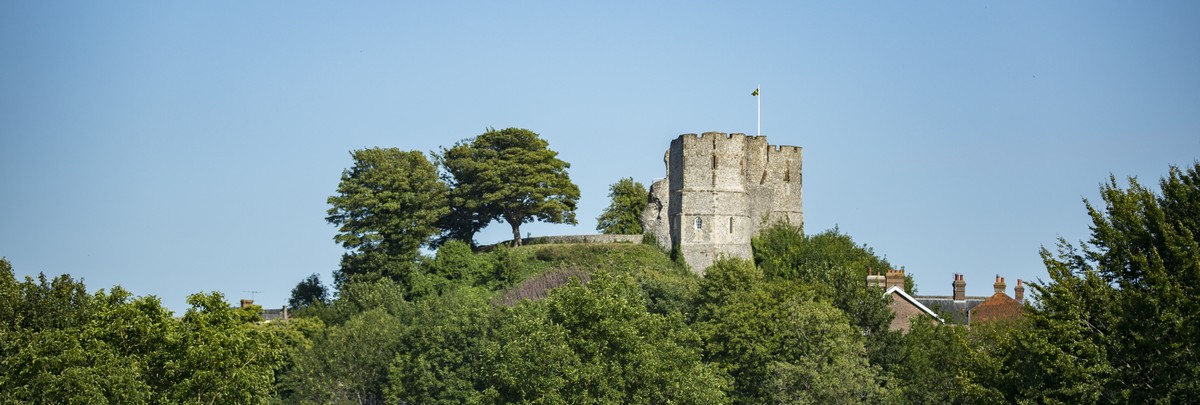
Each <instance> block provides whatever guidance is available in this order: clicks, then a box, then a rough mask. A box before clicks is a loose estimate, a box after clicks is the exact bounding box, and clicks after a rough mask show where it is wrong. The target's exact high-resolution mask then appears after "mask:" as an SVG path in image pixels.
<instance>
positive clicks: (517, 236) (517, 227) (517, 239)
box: [505, 218, 521, 246]
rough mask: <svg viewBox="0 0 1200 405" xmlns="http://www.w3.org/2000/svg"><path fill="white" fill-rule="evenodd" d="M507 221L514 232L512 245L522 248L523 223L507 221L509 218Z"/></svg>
mask: <svg viewBox="0 0 1200 405" xmlns="http://www.w3.org/2000/svg"><path fill="white" fill-rule="evenodd" d="M505 219H506V220H507V221H508V225H510V226H512V230H513V240H512V245H513V246H521V221H513V220H511V219H507V218H505Z"/></svg>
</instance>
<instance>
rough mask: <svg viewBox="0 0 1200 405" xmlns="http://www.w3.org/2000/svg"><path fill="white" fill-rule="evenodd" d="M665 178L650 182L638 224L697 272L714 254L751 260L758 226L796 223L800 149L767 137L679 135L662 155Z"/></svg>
mask: <svg viewBox="0 0 1200 405" xmlns="http://www.w3.org/2000/svg"><path fill="white" fill-rule="evenodd" d="M664 163H665V164H666V171H667V173H666V178H664V179H662V180H659V181H656V182H654V183H653V184H652V185H651V186H650V198H649V200H650V201H649V203H648V204H647V206H646V209H645V210H643V212H642V226H643V228H645V229H646V231H647V232H648V233H651V234H653V235H654V236H655V237H656V238H657V239H658V242H659V244H660V245H661V246H662V248H664V249H671V248H672V247H678V248H679V249H680V252H681V253H682V254H683V257H684V260H685V261H686V262H687V263H688V265H690V266H691V267H692V270H693V271H695V272H698V273H703V271H704V269H705V268H707V267H708V266H709V265H711V264H712V262H713V261H714V260H716V258H717V257H719V256H721V255H727V256H735V257H745V258H749V257H750V253H751V252H750V238H751V237H753V236H754V235H755V234H757V233H758V231H759V230H760V229H762V228H763V226H764V225H768V224H770V223H772V222H774V221H787V222H790V223H792V224H796V225H803V223H804V215H803V208H802V205H801V185H802V182H803V181H802V179H803V177H802V170H801V169H802V158H801V148H799V147H794V146H772V145H769V144H767V139H766V137H763V136H746V135H744V134H728V135H727V134H725V133H721V132H706V133H704V134H702V135H699V136H697V135H696V134H684V135H680V136H679V137H678V138H676V139H675V140H673V141H671V146H670V148H669V149H667V153H666V156H664Z"/></svg>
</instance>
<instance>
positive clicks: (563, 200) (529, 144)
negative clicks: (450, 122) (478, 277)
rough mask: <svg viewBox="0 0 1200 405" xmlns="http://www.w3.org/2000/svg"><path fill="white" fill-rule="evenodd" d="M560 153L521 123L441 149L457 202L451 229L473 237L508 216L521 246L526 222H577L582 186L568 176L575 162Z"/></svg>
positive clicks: (449, 223) (448, 221) (440, 158)
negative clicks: (494, 221)
mask: <svg viewBox="0 0 1200 405" xmlns="http://www.w3.org/2000/svg"><path fill="white" fill-rule="evenodd" d="M557 156H558V152H555V151H553V150H550V149H549V147H548V144H547V143H546V141H545V140H542V139H541V138H539V137H538V134H536V133H534V132H533V131H530V130H527V129H520V128H507V129H503V130H499V131H497V130H495V129H488V130H487V132H484V133H483V134H480V135H479V136H477V137H475V138H474V139H472V140H469V141H462V142H459V143H458V144H456V145H454V146H453V147H451V148H450V149H442V152H441V153H440V154H439V155H438V157H437V160H438V161H439V162H440V163H441V164H442V167H443V168H444V169H445V170H446V172H447V173H448V176H447V178H448V181H449V182H450V185H451V186H452V187H453V189H454V193H453V195H454V198H452V201H453V205H454V206H455V207H457V208H456V210H455V211H453V212H452V214H453V215H451V217H450V218H449V219H446V220H443V224H446V225H447V226H450V227H451V228H449V229H448V230H447V232H448V233H451V234H455V235H457V236H458V237H459V239H462V240H468V241H469V240H472V239H471V237H473V235H474V233H475V231H477V230H479V229H481V228H482V225H486V224H488V223H490V222H491V221H493V220H497V219H503V220H504V221H505V222H507V223H508V224H509V226H511V227H512V232H513V245H514V246H517V245H520V244H521V224H524V223H526V222H530V221H534V220H539V221H545V222H551V223H567V224H575V223H576V221H575V204H576V203H577V202H578V201H579V187H577V186H576V185H575V184H574V183H572V182H571V178H570V176H568V175H567V169H568V168H570V167H571V165H570V164H569V163H567V162H564V161H562V160H560V159H558V158H557Z"/></svg>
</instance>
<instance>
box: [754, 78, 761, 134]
mask: <svg viewBox="0 0 1200 405" xmlns="http://www.w3.org/2000/svg"><path fill="white" fill-rule="evenodd" d="M754 90H755V91H756V93H758V97H755V98H756V99H758V100H757V101H758V131H757V132H758V134H757V135H758V136H762V86H761V85H759V86H756V87H755V88H754Z"/></svg>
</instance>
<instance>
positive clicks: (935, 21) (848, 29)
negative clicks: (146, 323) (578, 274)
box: [0, 1, 1200, 311]
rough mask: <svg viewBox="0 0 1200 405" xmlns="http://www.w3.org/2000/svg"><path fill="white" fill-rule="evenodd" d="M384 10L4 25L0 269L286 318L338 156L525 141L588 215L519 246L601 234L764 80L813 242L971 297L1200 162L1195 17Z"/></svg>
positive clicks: (8, 20)
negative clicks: (834, 238)
mask: <svg viewBox="0 0 1200 405" xmlns="http://www.w3.org/2000/svg"><path fill="white" fill-rule="evenodd" d="M399 3H405V2H382V3H366V2H353V3H347V2H304V1H300V2H296V1H287V2H284V1H261V2H244V1H236V2H223V1H214V2H125V1H121V2H50V1H26V2H22V1H7V2H0V204H2V205H0V255H3V256H7V257H8V259H9V260H10V261H11V262H12V264H13V266H14V268H15V269H16V271H17V273H18V276H21V275H29V274H37V273H38V272H45V273H46V274H50V275H56V274H61V273H69V274H71V275H73V276H76V277H82V278H83V279H84V280H85V282H86V283H87V284H88V286H89V288H91V289H93V290H94V289H98V288H108V287H111V286H112V285H114V284H120V285H122V286H124V287H125V288H127V289H129V290H131V291H132V292H134V293H135V294H138V295H147V294H153V295H157V296H159V297H161V298H162V299H163V302H164V304H165V305H167V306H168V307H169V308H172V309H174V310H176V311H180V310H182V309H184V308H186V304H185V303H184V299H185V297H186V295H188V294H190V293H194V292H198V291H211V290H219V291H222V292H224V293H225V294H226V296H227V298H229V300H230V301H231V302H232V301H236V300H237V299H238V298H242V297H248V296H249V295H250V294H249V293H245V292H244V291H261V293H258V294H255V295H256V296H255V298H257V300H258V302H259V303H260V304H263V305H264V306H267V307H278V306H281V305H283V304H284V303H285V302H286V300H287V297H288V296H289V293H290V290H291V288H292V287H293V286H295V284H296V283H297V282H298V281H300V279H301V278H303V277H305V276H307V275H309V274H312V273H319V274H321V276H322V278H323V279H324V280H325V281H326V282H329V281H330V279H331V278H330V274H331V272H332V271H333V270H334V269H335V268H336V267H337V264H338V260H339V257H340V254H341V252H342V250H341V248H340V247H339V246H338V245H337V244H335V243H334V242H333V239H332V238H333V235H334V233H335V228H334V227H333V226H332V225H329V224H327V223H326V222H325V220H324V217H325V210H326V209H327V208H328V206H327V204H326V202H325V200H326V198H327V197H328V196H329V195H331V194H332V193H333V192H334V191H335V188H336V186H337V182H338V179H339V176H340V175H341V171H342V170H343V169H344V168H346V167H348V166H350V165H351V159H350V156H349V154H348V152H349V151H350V150H352V149H357V148H364V147H373V146H383V147H392V146H394V147H399V148H402V149H415V150H420V151H426V152H428V151H430V150H435V149H437V148H438V147H439V146H441V145H445V146H449V145H451V144H453V143H454V142H456V141H458V140H461V139H464V138H468V137H471V136H474V135H477V134H479V133H481V132H483V131H484V130H485V129H486V128H488V127H495V128H504V127H510V126H515V127H523V128H528V129H531V130H533V131H535V132H538V133H540V134H541V135H542V136H543V138H545V139H546V140H548V141H549V143H550V147H551V148H552V149H555V150H557V151H559V152H560V157H561V158H562V159H564V160H566V161H568V162H570V163H571V164H572V166H571V170H570V174H571V176H572V178H573V179H574V181H575V182H576V184H578V185H579V187H580V189H581V191H582V199H581V200H580V204H579V210H578V216H579V225H578V226H575V227H571V226H564V225H543V224H532V225H526V226H525V227H523V228H522V229H523V231H528V232H532V233H533V234H534V235H546V234H577V233H592V232H594V228H595V224H596V221H595V217H596V216H597V215H598V214H599V213H600V210H601V209H603V207H604V206H605V205H607V203H608V200H607V196H606V193H607V186H608V185H609V184H611V183H613V182H615V181H616V180H617V179H619V178H621V177H633V178H635V179H637V180H639V181H641V182H643V183H645V184H647V185H648V184H649V183H650V182H652V181H653V180H654V179H656V178H658V177H662V176H663V164H662V156H663V152H664V151H665V150H666V148H667V146H668V144H669V142H670V141H671V139H673V138H674V137H676V136H678V135H679V134H683V133H700V132H706V131H721V132H744V133H753V132H754V131H755V100H754V98H753V97H751V96H750V92H751V91H752V90H754V88H755V86H756V85H762V117H763V118H762V131H763V134H764V135H766V136H768V139H769V141H770V142H771V143H773V144H787V145H798V146H802V147H804V172H805V173H804V209H805V219H806V222H805V228H806V230H807V231H808V232H810V233H811V232H817V231H821V230H824V229H828V228H832V227H835V226H837V227H839V229H840V230H841V231H843V232H846V233H848V234H850V235H851V236H853V237H854V239H855V240H856V241H858V242H860V243H866V244H868V245H869V246H871V247H873V248H874V249H875V250H876V252H878V253H881V254H884V255H886V256H887V258H888V259H889V260H891V261H892V263H895V264H898V265H903V266H905V267H906V268H907V270H908V271H909V272H910V273H912V274H914V275H915V278H916V281H917V285H918V289H919V290H920V292H921V293H924V294H949V293H950V292H951V288H950V283H951V281H952V274H953V273H956V272H960V273H965V274H966V280H967V291H968V293H969V294H978V295H983V294H988V293H990V290H991V281H992V277H993V276H994V275H996V274H1000V275H1003V276H1005V277H1006V278H1007V279H1008V282H1009V285H1010V288H1011V285H1012V284H1014V283H1015V279H1017V278H1023V279H1035V278H1038V277H1042V278H1045V277H1046V276H1045V275H1046V271H1045V269H1044V267H1043V266H1042V264H1041V261H1040V259H1039V257H1038V249H1039V247H1040V246H1051V247H1052V245H1053V243H1054V241H1055V239H1056V238H1057V237H1059V236H1062V237H1064V238H1067V239H1068V240H1080V239H1085V238H1087V236H1088V224H1089V221H1088V218H1087V216H1086V215H1085V212H1084V208H1083V204H1082V199H1083V198H1089V199H1092V200H1097V199H1098V193H1097V190H1098V186H1099V184H1100V183H1101V182H1102V181H1105V180H1106V179H1107V178H1108V176H1109V174H1110V173H1111V174H1113V175H1115V176H1117V177H1118V178H1124V177H1127V176H1138V177H1139V178H1141V179H1142V180H1143V182H1146V183H1151V184H1156V182H1157V179H1158V178H1159V177H1160V176H1162V175H1164V174H1165V173H1166V172H1167V169H1168V166H1169V165H1171V164H1175V165H1188V164H1191V163H1192V162H1193V161H1195V159H1197V158H1200V3H1198V2H1195V1H1183V2H1167V1H1163V2H1096V1H1086V2H1067V1H1055V2H1041V1H1038V2H1013V1H999V2H975V1H961V2H958V1H956V2H948V1H937V2H779V3H744V4H732V3H733V2H692V1H689V2H682V1H674V2H630V3H626V2H594V3H591V4H575V3H580V2H544V3H543V2H524V1H517V2H479V3H474V2H407V3H412V4H399ZM508 236H509V235H508V230H507V229H506V226H505V225H504V224H499V223H497V224H495V225H494V226H492V227H489V228H488V229H487V230H485V232H484V233H483V234H481V235H480V236H479V241H480V242H482V243H489V242H495V241H498V240H500V239H504V238H507V237H508ZM1010 291H1011V290H1010Z"/></svg>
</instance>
